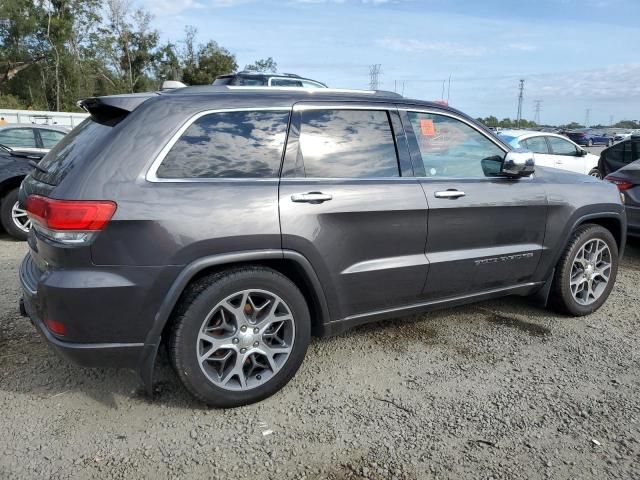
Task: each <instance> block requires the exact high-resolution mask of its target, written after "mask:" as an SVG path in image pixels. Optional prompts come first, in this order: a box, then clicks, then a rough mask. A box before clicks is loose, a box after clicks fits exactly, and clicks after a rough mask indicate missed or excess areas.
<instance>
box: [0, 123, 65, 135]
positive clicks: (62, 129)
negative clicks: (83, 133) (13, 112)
mask: <svg viewBox="0 0 640 480" xmlns="http://www.w3.org/2000/svg"><path fill="white" fill-rule="evenodd" d="M8 128H42V129H45V130H57V131H58V132H62V133H69V132H70V131H71V129H70V128H69V127H65V126H63V125H46V124H41V123H7V124H6V125H0V130H6V129H8Z"/></svg>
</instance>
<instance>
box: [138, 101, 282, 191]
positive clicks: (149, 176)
mask: <svg viewBox="0 0 640 480" xmlns="http://www.w3.org/2000/svg"><path fill="white" fill-rule="evenodd" d="M229 112H291V107H242V108H219V109H215V110H203V111H202V112H198V113H196V114H194V115H192V116H191V117H189V118H188V119H187V120H186V121H185V122H184V123H183V124H182V126H181V127H180V128H179V129H178V131H177V132H176V133H174V134H173V136H172V137H171V138H170V139H169V141H168V142H167V143H166V144H165V146H164V147H162V150H160V153H158V155H157V156H156V158H155V159H154V160H153V163H151V166H150V167H149V169H148V170H147V173H146V175H145V180H146V181H147V182H152V183H203V182H249V181H251V182H255V181H256V180H257V181H262V182H269V181H276V182H277V181H278V177H277V176H275V177H272V178H262V177H228V178H216V177H211V178H209V177H202V178H200V177H198V178H159V177H158V175H157V172H158V168H159V167H160V165H161V164H162V162H163V161H164V159H165V158H166V156H167V155H168V154H169V152H170V151H171V149H172V148H173V146H174V145H175V144H176V142H177V141H178V140H179V139H180V137H182V135H183V134H184V132H186V131H187V129H188V128H189V127H190V126H191V125H193V123H194V122H196V120H198V119H200V118H202V117H204V116H206V115H211V114H215V113H229ZM285 134H286V132H285ZM284 148H286V142H285V145H284V146H283V153H284Z"/></svg>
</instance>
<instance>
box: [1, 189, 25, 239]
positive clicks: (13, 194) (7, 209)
mask: <svg viewBox="0 0 640 480" xmlns="http://www.w3.org/2000/svg"><path fill="white" fill-rule="evenodd" d="M0 220H1V221H2V226H3V227H4V229H5V230H6V231H7V233H8V234H9V235H11V236H12V237H14V238H17V239H18V240H26V239H27V236H28V235H29V230H30V229H31V220H30V219H29V217H28V216H27V211H26V210H24V209H23V208H21V207H20V205H19V203H18V189H17V188H15V189H13V190H11V191H10V192H9V193H7V195H6V196H5V197H4V198H3V199H2V205H0Z"/></svg>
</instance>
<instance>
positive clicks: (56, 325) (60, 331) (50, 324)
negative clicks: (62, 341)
mask: <svg viewBox="0 0 640 480" xmlns="http://www.w3.org/2000/svg"><path fill="white" fill-rule="evenodd" d="M44 324H45V325H46V326H47V328H48V329H49V331H50V332H51V333H55V334H56V335H58V336H59V337H64V334H65V332H66V330H67V329H66V327H65V326H64V323H62V322H58V321H56V320H51V319H48V318H46V319H45V320H44Z"/></svg>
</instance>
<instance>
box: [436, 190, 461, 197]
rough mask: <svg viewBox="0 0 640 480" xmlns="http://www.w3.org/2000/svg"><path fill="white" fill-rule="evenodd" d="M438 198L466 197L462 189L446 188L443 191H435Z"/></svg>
mask: <svg viewBox="0 0 640 480" xmlns="http://www.w3.org/2000/svg"><path fill="white" fill-rule="evenodd" d="M435 195H436V198H459V197H464V196H465V193H464V192H461V191H460V190H444V191H442V192H436V193H435Z"/></svg>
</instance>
